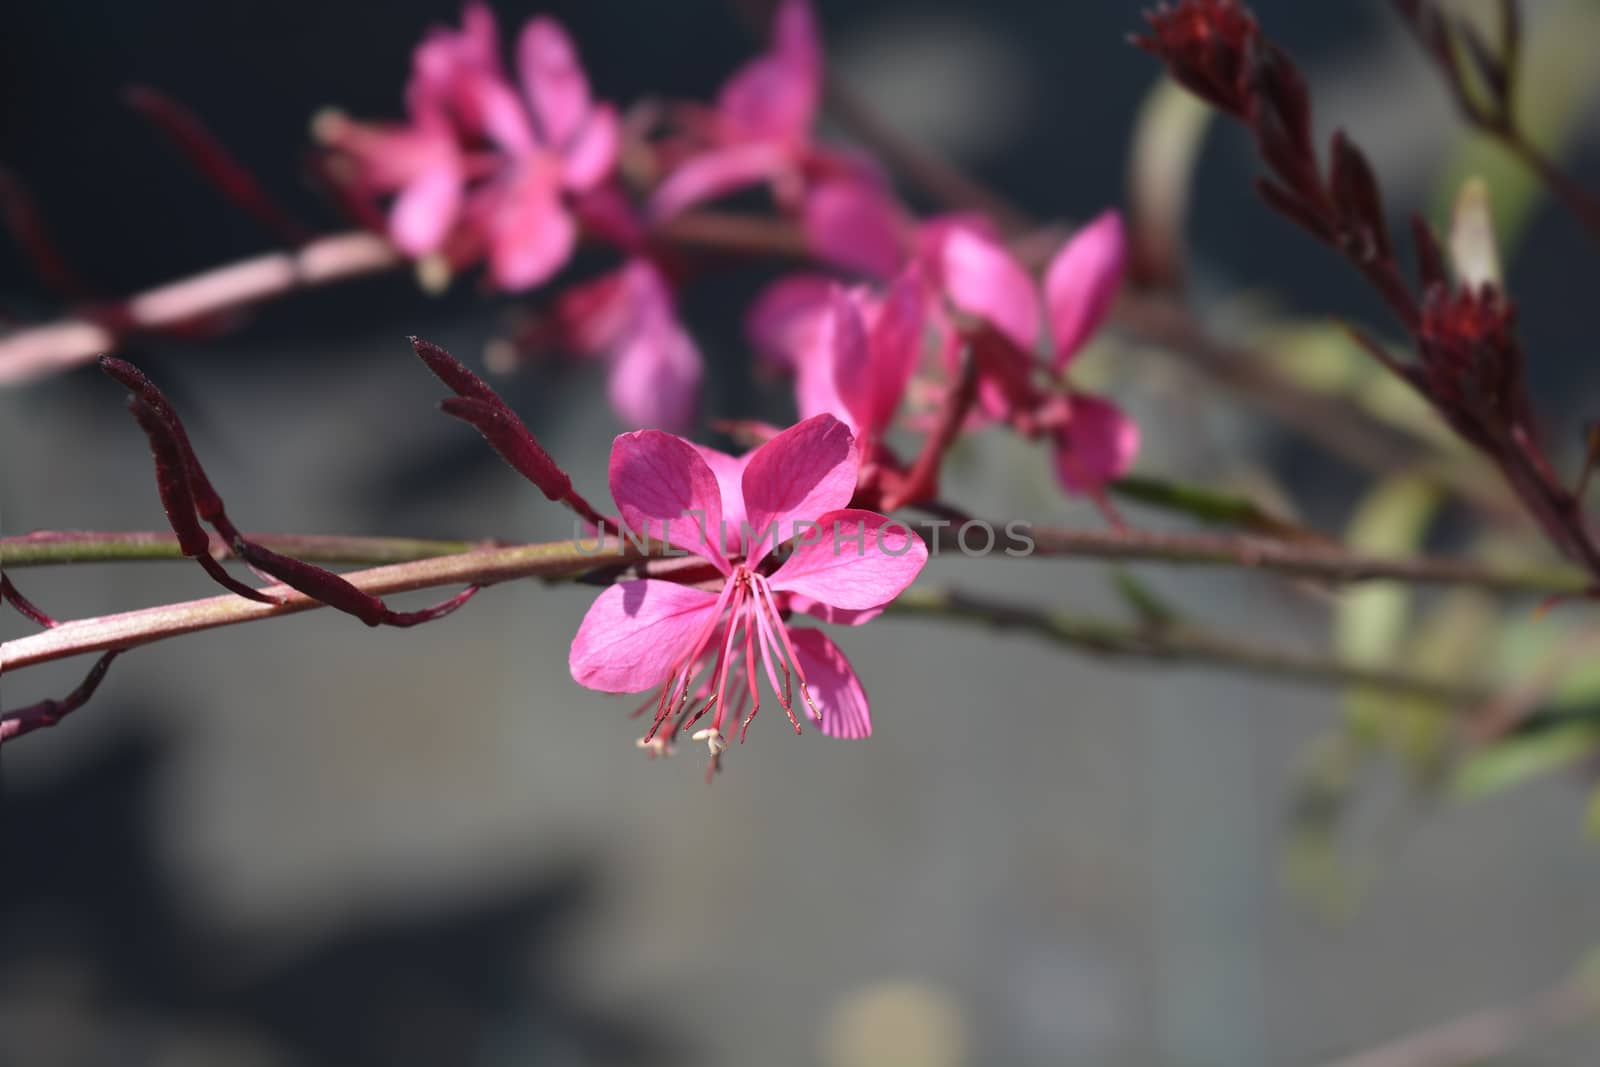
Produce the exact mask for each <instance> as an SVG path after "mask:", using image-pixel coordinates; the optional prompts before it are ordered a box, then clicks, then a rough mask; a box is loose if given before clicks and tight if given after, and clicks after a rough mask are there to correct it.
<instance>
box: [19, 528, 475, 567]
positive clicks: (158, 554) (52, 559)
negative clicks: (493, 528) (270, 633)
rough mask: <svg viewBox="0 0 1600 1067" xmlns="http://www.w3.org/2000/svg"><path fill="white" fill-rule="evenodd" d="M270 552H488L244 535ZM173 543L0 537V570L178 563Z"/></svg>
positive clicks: (386, 559) (133, 538)
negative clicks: (161, 561) (75, 565)
mask: <svg viewBox="0 0 1600 1067" xmlns="http://www.w3.org/2000/svg"><path fill="white" fill-rule="evenodd" d="M245 536H246V537H247V538H249V539H250V540H251V541H254V542H256V543H257V544H259V545H262V546H264V547H266V548H270V549H271V550H272V551H274V552H279V553H282V554H283V555H286V556H294V557H295V558H296V559H302V560H305V561H306V562H308V563H355V564H367V565H369V566H375V565H378V564H383V563H410V562H412V561H414V560H419V559H433V558H434V557H436V556H454V555H460V554H461V553H464V552H471V551H472V550H473V549H476V548H486V547H490V546H488V545H485V544H482V543H474V542H471V541H434V540H426V539H422V538H410V537H342V536H338V535H324V534H257V533H247V534H245ZM211 554H212V555H213V556H215V557H216V558H217V559H228V558H230V557H231V556H232V555H233V553H232V550H231V549H229V547H228V544H227V542H226V541H224V540H223V539H222V538H221V537H218V536H216V535H213V536H212V538H211ZM183 558H184V555H183V552H182V551H181V550H179V548H178V539H177V537H175V536H174V535H173V534H171V533H168V532H165V531H162V532H155V531H130V532H125V533H89V532H84V531H78V530H59V531H57V530H47V531H42V532H40V533H31V534H24V535H22V536H21V537H0V566H5V567H15V568H19V569H20V568H22V567H43V566H49V565H53V564H66V563H127V562H135V561H140V560H174V559H183Z"/></svg>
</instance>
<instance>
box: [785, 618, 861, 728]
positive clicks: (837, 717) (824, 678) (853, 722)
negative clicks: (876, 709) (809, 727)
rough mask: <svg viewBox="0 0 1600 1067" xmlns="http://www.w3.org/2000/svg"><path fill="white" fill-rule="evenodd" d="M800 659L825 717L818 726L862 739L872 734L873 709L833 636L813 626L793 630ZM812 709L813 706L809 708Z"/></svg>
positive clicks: (790, 638) (808, 688) (809, 686)
mask: <svg viewBox="0 0 1600 1067" xmlns="http://www.w3.org/2000/svg"><path fill="white" fill-rule="evenodd" d="M789 641H790V643H791V644H792V645H794V654H795V659H796V661H797V662H798V663H799V664H800V669H801V670H803V671H805V674H806V691H807V692H808V693H810V694H811V699H812V701H813V702H815V703H816V705H817V711H819V712H820V713H821V715H822V720H821V721H820V722H819V723H817V729H818V730H819V731H821V732H822V733H823V734H826V735H827V736H828V737H842V738H849V739H853V740H859V739H861V738H865V737H871V736H872V711H871V708H870V707H869V706H868V705H867V694H866V692H865V691H864V690H863V689H862V688H861V680H860V679H859V678H857V677H856V672H855V668H853V667H851V666H850V661H849V660H847V659H845V657H844V653H843V652H841V651H839V646H838V645H835V644H834V643H833V639H832V638H830V637H829V636H828V635H827V634H825V633H823V632H822V631H821V630H817V629H813V628H811V627H809V626H806V627H794V628H792V629H790V631H789ZM807 712H808V713H809V712H810V709H809V708H808V709H807Z"/></svg>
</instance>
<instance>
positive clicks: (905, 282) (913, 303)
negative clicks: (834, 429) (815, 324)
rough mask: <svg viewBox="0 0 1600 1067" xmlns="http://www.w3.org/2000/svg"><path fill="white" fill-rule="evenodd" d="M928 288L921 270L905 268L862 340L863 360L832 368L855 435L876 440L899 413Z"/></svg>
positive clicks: (917, 351) (918, 352)
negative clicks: (859, 434) (855, 426)
mask: <svg viewBox="0 0 1600 1067" xmlns="http://www.w3.org/2000/svg"><path fill="white" fill-rule="evenodd" d="M926 309H927V288H926V286H925V285H924V284H923V281H922V275H921V272H920V271H917V270H915V269H914V268H913V269H911V270H907V271H906V272H905V273H904V274H902V275H901V276H900V277H899V278H898V279H897V280H896V281H895V283H894V285H893V286H892V287H891V288H890V289H889V292H888V295H887V296H886V297H885V298H884V301H883V306H882V307H881V308H880V309H879V310H878V315H877V319H876V320H875V321H874V322H873V324H872V332H871V335H870V336H869V337H868V339H867V341H866V347H867V350H868V356H867V358H866V359H865V360H857V361H853V362H851V361H845V360H841V361H839V362H838V363H837V364H836V369H835V384H836V386H837V388H838V390H839V395H840V397H842V398H843V400H844V403H845V405H846V406H847V407H848V408H849V409H850V413H851V414H852V415H853V416H854V417H855V422H856V425H857V426H859V427H861V430H860V431H858V432H863V433H866V434H868V435H872V436H876V435H877V434H880V433H882V432H883V431H884V430H885V429H887V428H888V426H889V423H890V422H891V421H893V419H894V414H895V412H896V411H898V410H899V409H900V401H901V399H902V398H903V397H904V396H905V391H906V385H907V383H908V382H909V381H910V380H911V372H912V371H914V370H916V367H917V363H918V362H919V360H920V359H921V357H922V340H923V319H924V312H925V311H926Z"/></svg>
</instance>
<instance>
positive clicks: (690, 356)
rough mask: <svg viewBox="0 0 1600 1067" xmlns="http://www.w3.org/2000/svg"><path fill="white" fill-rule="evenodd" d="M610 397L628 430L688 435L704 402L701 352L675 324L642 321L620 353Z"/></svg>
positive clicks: (657, 318)
mask: <svg viewBox="0 0 1600 1067" xmlns="http://www.w3.org/2000/svg"><path fill="white" fill-rule="evenodd" d="M614 359H615V362H613V363H612V366H611V377H610V380H609V383H608V386H607V392H608V395H609V397H610V400H611V409H612V410H613V411H615V412H616V413H617V416H618V417H619V418H621V419H622V421H623V422H624V423H626V424H628V425H630V426H655V427H664V428H667V429H675V430H676V429H684V428H685V427H687V426H689V425H690V424H691V423H693V422H694V416H695V411H696V409H697V408H698V406H699V399H700V375H701V368H702V364H701V361H700V351H699V349H697V348H696V347H695V344H694V341H693V340H692V339H691V338H690V337H689V335H688V333H686V332H685V331H684V329H683V327H682V326H680V325H679V324H678V321H677V320H676V319H675V318H672V317H671V316H669V315H651V316H648V317H646V318H644V319H643V320H641V321H640V322H639V323H638V324H637V325H636V327H635V328H634V329H633V330H632V331H631V332H630V333H629V334H628V335H627V338H626V340H625V341H624V342H623V344H622V345H621V346H620V347H619V348H618V349H617V352H616V355H615V357H614Z"/></svg>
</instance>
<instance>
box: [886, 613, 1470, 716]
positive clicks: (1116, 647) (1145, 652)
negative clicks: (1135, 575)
mask: <svg viewBox="0 0 1600 1067" xmlns="http://www.w3.org/2000/svg"><path fill="white" fill-rule="evenodd" d="M889 613H890V614H892V615H899V616H903V617H911V618H939V619H953V620H959V621H964V622H970V623H974V624H977V625H981V626H991V627H995V628H998V629H1003V630H1021V631H1023V632H1026V633H1031V634H1033V635H1034V636H1036V637H1039V638H1042V639H1044V640H1046V641H1050V642H1052V643H1054V644H1057V645H1061V646H1063V647H1066V648H1070V649H1074V650H1078V651H1083V652H1088V653H1091V654H1094V655H1098V656H1107V657H1112V658H1119V659H1142V660H1154V661H1159V662H1165V663H1192V664H1198V665H1205V666H1212V667H1221V668H1227V669H1230V670H1238V671H1248V672H1250V673H1253V674H1263V675H1271V676H1276V677H1281V678H1290V679H1293V680H1295V681H1299V682H1308V683H1314V684H1318V685H1331V686H1337V687H1340V688H1343V687H1348V686H1366V687H1371V688H1374V689H1382V690H1385V691H1388V692H1392V693H1395V694H1404V695H1407V696H1419V697H1424V698H1427V699H1430V700H1440V701H1444V702H1446V703H1449V704H1452V705H1460V706H1471V705H1473V704H1475V703H1476V702H1478V701H1481V700H1483V699H1484V697H1485V696H1486V690H1485V689H1483V688H1481V687H1478V686H1473V685H1463V684H1461V683H1457V682H1444V681H1439V680H1437V679H1434V678H1429V677H1425V676H1422V675H1418V674H1411V673H1408V672H1405V671H1400V670H1390V669H1384V668H1373V667H1364V666H1359V665H1356V664H1351V663H1344V662H1341V661H1339V660H1337V659H1332V658H1330V657H1327V656H1323V655H1319V654H1317V653H1314V652H1306V651H1302V650H1299V649H1293V648H1286V647H1281V646H1276V645H1268V644H1257V643H1255V642H1250V641H1244V640H1241V639H1238V638H1231V637H1220V636H1218V635H1216V634H1212V633H1208V632H1205V631H1203V630H1197V629H1193V628H1191V627H1188V626H1182V625H1167V626H1154V627H1152V626H1145V625H1138V624H1134V625H1129V624H1128V623H1125V622H1121V621H1113V620H1106V619H1094V618H1084V617H1081V616H1077V615H1071V614H1068V613H1066V612H1060V611H1048V610H1041V609H1037V608H1032V607H1026V606H1022V605H1017V604H1013V603H1009V602H1007V601H1003V600H997V599H993V598H990V597H985V596H978V595H974V594H970V593H965V592H959V591H956V590H950V589H937V588H928V587H923V586H916V587H913V588H911V589H908V590H906V591H905V592H904V593H902V594H900V596H899V598H898V599H896V600H895V601H894V602H893V603H892V604H890V605H889Z"/></svg>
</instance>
